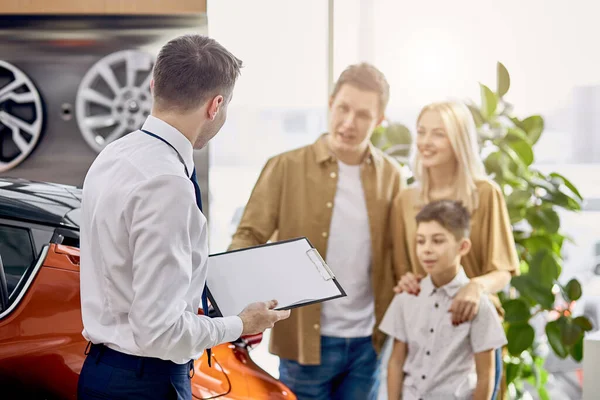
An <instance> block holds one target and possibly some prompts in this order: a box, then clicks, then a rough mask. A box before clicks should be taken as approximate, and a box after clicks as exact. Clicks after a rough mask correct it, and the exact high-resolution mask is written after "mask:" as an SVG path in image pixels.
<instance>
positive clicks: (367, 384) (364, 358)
mask: <svg viewBox="0 0 600 400" xmlns="http://www.w3.org/2000/svg"><path fill="white" fill-rule="evenodd" d="M378 364H379V361H378V358H377V353H376V352H375V349H374V348H373V344H372V341H371V336H368V337H362V338H350V339H346V338H337V337H329V336H321V364H320V365H300V364H299V363H298V362H296V361H292V360H286V359H281V360H280V364H279V379H280V380H281V381H282V382H283V383H284V384H285V385H287V386H288V387H289V388H290V389H291V390H292V392H293V393H294V394H295V395H296V396H297V397H298V400H309V399H310V400H329V399H340V400H341V399H375V398H376V394H377V387H378V379H377V375H378Z"/></svg>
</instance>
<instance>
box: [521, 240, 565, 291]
mask: <svg viewBox="0 0 600 400" xmlns="http://www.w3.org/2000/svg"><path fill="white" fill-rule="evenodd" d="M561 269H562V268H561V267H560V265H559V264H558V262H557V261H556V259H555V258H554V256H553V255H552V253H551V249H541V250H540V251H538V252H537V253H535V254H534V255H533V258H532V259H531V261H530V263H529V275H530V276H531V277H532V278H534V279H535V280H536V281H538V282H539V283H541V284H542V285H543V286H544V287H546V288H549V289H551V288H552V286H553V285H554V282H555V281H556V280H557V279H558V277H559V276H560V273H561Z"/></svg>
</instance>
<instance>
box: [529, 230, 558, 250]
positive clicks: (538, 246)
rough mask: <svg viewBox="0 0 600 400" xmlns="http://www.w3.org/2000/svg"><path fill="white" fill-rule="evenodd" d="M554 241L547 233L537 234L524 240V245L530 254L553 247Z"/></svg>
mask: <svg viewBox="0 0 600 400" xmlns="http://www.w3.org/2000/svg"><path fill="white" fill-rule="evenodd" d="M553 244H554V243H553V241H552V239H551V237H550V236H548V235H547V234H543V233H542V234H535V235H531V236H530V237H528V238H526V239H524V240H523V246H524V247H525V248H526V249H527V250H528V252H529V253H530V254H536V253H537V252H539V251H540V250H542V249H551V248H552V245H553Z"/></svg>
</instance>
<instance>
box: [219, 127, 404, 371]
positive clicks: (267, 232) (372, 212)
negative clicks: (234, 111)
mask: <svg viewBox="0 0 600 400" xmlns="http://www.w3.org/2000/svg"><path fill="white" fill-rule="evenodd" d="M337 176H338V163H337V160H336V158H335V157H334V156H333V155H332V154H331V152H330V151H329V149H328V146H327V140H326V135H323V136H321V137H320V138H319V139H318V140H317V141H316V142H315V143H314V144H312V145H309V146H306V147H302V148H300V149H297V150H293V151H290V152H287V153H283V154H281V155H278V156H276V157H273V158H271V159H270V160H269V161H268V162H267V164H266V166H265V167H264V169H263V171H262V173H261V175H260V177H259V178H258V181H257V183H256V185H255V187H254V190H253V191H252V194H251V196H250V199H249V201H248V204H247V205H246V208H245V210H244V214H243V216H242V220H241V221H240V224H239V226H238V229H237V232H236V233H235V235H234V236H233V241H232V243H231V246H230V249H239V248H244V247H249V246H256V245H259V244H264V243H266V242H267V241H269V240H270V239H271V238H272V237H274V236H275V237H276V238H277V240H285V239H291V238H296V237H301V236H306V237H307V238H308V240H310V242H311V243H312V244H313V246H315V248H316V249H317V250H318V251H319V253H320V254H321V255H322V256H323V258H326V256H327V242H328V236H329V226H330V223H331V216H332V211H333V199H334V197H335V193H336V188H337ZM361 181H362V185H363V190H364V193H365V200H366V203H367V212H368V214H369V225H370V234H371V248H372V261H371V282H365V284H366V285H372V287H373V293H374V295H375V319H376V325H375V327H374V328H376V327H377V326H378V325H379V322H380V321H381V319H382V318H383V315H384V314H385V311H386V309H387V307H388V305H389V304H390V302H391V301H392V298H393V297H394V292H393V287H394V285H395V282H396V281H397V278H398V277H397V276H395V274H394V268H393V266H392V253H391V252H392V249H391V247H392V242H391V234H390V212H391V206H392V201H393V199H394V198H395V197H396V195H397V194H398V193H399V192H400V190H401V188H402V187H403V181H402V179H401V176H400V168H399V165H398V164H397V163H396V162H395V161H394V160H392V159H391V158H389V157H387V156H386V155H384V154H383V153H382V152H381V151H380V150H379V149H376V148H375V147H373V146H370V147H369V152H368V154H367V156H366V157H365V159H364V161H363V163H362V165H361ZM320 320H321V306H320V304H313V305H310V306H306V307H301V308H298V309H294V310H292V314H291V316H290V318H288V319H287V320H285V321H281V322H278V323H277V324H276V325H275V327H274V328H273V330H272V332H271V343H270V350H271V352H272V353H273V354H276V355H278V356H280V357H282V358H285V359H290V360H295V361H298V362H299V363H301V364H304V365H318V364H320V362H321V332H320ZM384 339H385V335H383V333H381V332H380V331H378V330H377V329H375V330H374V333H373V342H374V346H375V348H376V349H377V350H380V349H381V346H382V344H383V340H384Z"/></svg>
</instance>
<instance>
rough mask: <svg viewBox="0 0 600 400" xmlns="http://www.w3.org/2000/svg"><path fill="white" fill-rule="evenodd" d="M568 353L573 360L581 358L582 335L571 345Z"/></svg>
mask: <svg viewBox="0 0 600 400" xmlns="http://www.w3.org/2000/svg"><path fill="white" fill-rule="evenodd" d="M570 353H571V357H573V359H574V360H575V361H581V360H583V337H581V339H579V340H578V341H577V343H575V344H574V345H573V347H571V351H570Z"/></svg>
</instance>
